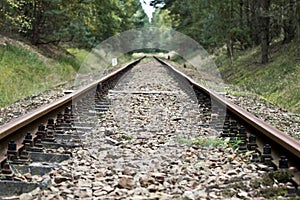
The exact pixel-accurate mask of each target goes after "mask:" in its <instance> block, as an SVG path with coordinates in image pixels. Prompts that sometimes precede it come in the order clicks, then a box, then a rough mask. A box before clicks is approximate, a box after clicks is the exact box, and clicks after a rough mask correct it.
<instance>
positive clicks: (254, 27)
mask: <svg viewBox="0 0 300 200" xmlns="http://www.w3.org/2000/svg"><path fill="white" fill-rule="evenodd" d="M258 5H259V0H253V1H251V23H250V31H251V38H252V42H253V43H254V45H255V46H257V45H259V44H260V38H259V34H260V30H259V20H258V8H259V7H258Z"/></svg>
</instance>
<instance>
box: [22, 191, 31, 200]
mask: <svg viewBox="0 0 300 200" xmlns="http://www.w3.org/2000/svg"><path fill="white" fill-rule="evenodd" d="M31 199H33V197H32V194H30V193H24V194H21V195H20V200H31Z"/></svg>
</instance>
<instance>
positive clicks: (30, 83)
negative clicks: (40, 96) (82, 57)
mask: <svg viewBox="0 0 300 200" xmlns="http://www.w3.org/2000/svg"><path fill="white" fill-rule="evenodd" d="M78 66H79V64H78V62H77V61H76V60H75V58H74V59H72V58H71V57H67V56H66V57H64V56H59V57H58V58H57V59H56V60H55V61H54V60H51V61H43V60H41V59H40V58H39V56H38V54H37V53H35V52H32V51H30V50H26V49H24V48H22V47H20V46H15V45H10V44H6V45H0V71H1V73H0V107H4V106H6V105H9V104H11V103H13V102H15V101H17V100H20V99H22V98H24V97H27V96H29V95H32V94H36V93H39V92H42V91H44V90H46V89H49V88H51V87H53V86H55V85H57V84H59V83H61V82H64V81H66V80H71V79H72V78H73V77H74V75H75V71H76V68H77V67H78Z"/></svg>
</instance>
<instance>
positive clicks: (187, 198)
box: [182, 191, 195, 200]
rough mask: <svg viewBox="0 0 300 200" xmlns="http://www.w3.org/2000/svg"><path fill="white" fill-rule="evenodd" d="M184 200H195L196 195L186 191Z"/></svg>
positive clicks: (183, 196)
mask: <svg viewBox="0 0 300 200" xmlns="http://www.w3.org/2000/svg"><path fill="white" fill-rule="evenodd" d="M182 199H183V200H194V199H195V195H194V193H193V192H192V191H185V192H184V193H183V195H182Z"/></svg>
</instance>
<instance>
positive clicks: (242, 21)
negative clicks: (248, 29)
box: [240, 0, 244, 29]
mask: <svg viewBox="0 0 300 200" xmlns="http://www.w3.org/2000/svg"><path fill="white" fill-rule="evenodd" d="M243 9H244V1H243V0H240V28H241V29H243V27H244V12H243V11H244V10H243Z"/></svg>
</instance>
